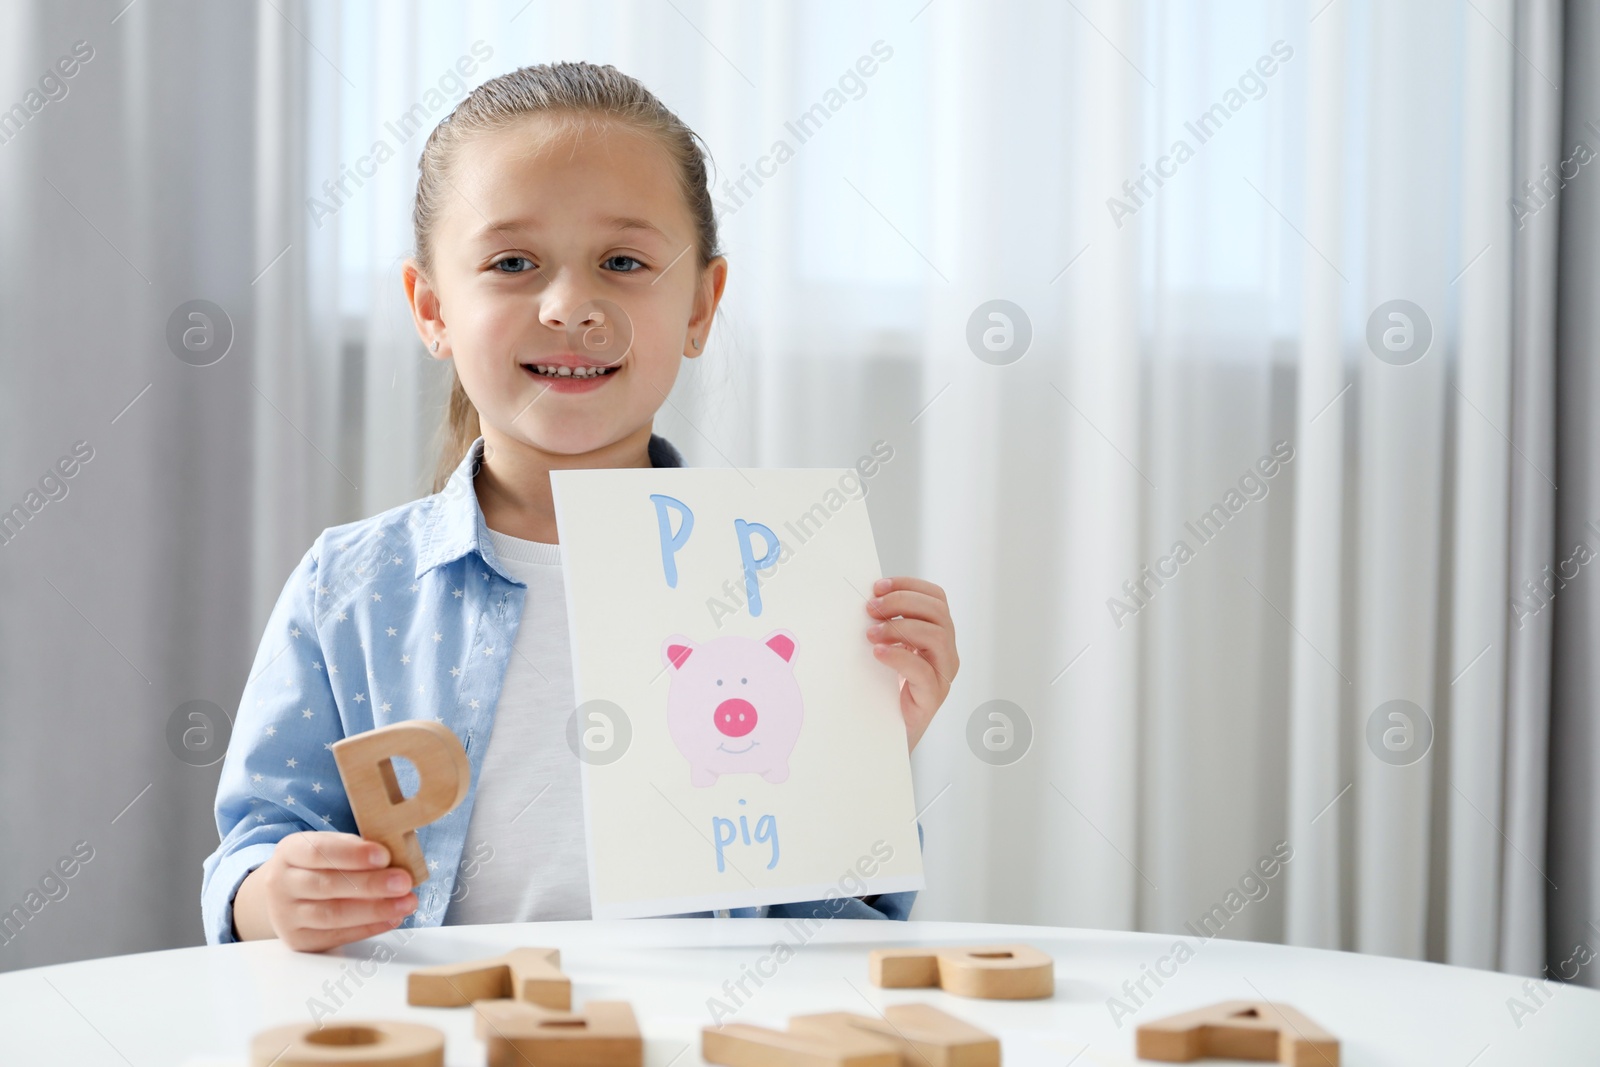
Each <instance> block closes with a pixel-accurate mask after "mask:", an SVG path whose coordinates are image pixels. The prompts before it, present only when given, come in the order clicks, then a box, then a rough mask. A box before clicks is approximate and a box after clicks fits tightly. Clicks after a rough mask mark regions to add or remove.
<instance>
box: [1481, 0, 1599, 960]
mask: <svg viewBox="0 0 1600 1067" xmlns="http://www.w3.org/2000/svg"><path fill="white" fill-rule="evenodd" d="M1516 16H1517V19H1516V27H1515V30H1516V34H1515V36H1516V40H1517V42H1518V48H1519V49H1520V51H1521V52H1522V54H1523V55H1524V56H1526V57H1527V58H1526V61H1525V62H1522V63H1519V64H1518V66H1517V80H1516V89H1515V91H1516V100H1517V112H1518V123H1517V132H1516V151H1515V155H1514V160H1515V173H1516V174H1518V175H1526V176H1527V178H1525V179H1523V180H1524V181H1537V180H1539V179H1538V177H1537V176H1538V175H1540V174H1541V172H1542V169H1543V168H1545V167H1548V166H1550V165H1551V164H1552V161H1558V160H1560V159H1561V157H1562V152H1561V145H1560V140H1559V138H1560V134H1561V96H1560V90H1559V88H1558V86H1559V84H1560V80H1561V78H1562V70H1561V6H1560V4H1558V3H1556V2H1555V0H1525V2H1522V3H1519V4H1518V7H1517V11H1516ZM1520 188H1521V183H1520V182H1519V191H1520ZM1549 196H1550V203H1549V204H1548V205H1547V206H1546V207H1545V208H1544V209H1543V210H1539V211H1538V212H1537V213H1535V214H1534V215H1533V216H1532V217H1531V218H1529V219H1528V220H1527V221H1526V225H1525V226H1523V227H1522V228H1521V229H1519V230H1518V231H1517V242H1516V245H1515V253H1514V266H1513V277H1512V288H1513V294H1514V296H1513V305H1512V307H1513V310H1512V371H1511V425H1510V428H1509V430H1508V431H1507V434H1508V436H1509V437H1510V440H1511V445H1512V448H1513V451H1514V452H1515V453H1516V455H1517V458H1518V460H1519V462H1516V463H1513V464H1512V465H1511V536H1510V542H1511V543H1510V575H1511V581H1512V583H1513V584H1514V585H1515V586H1516V587H1518V588H1520V587H1521V583H1522V582H1523V581H1524V580H1527V579H1529V578H1535V577H1536V576H1539V575H1542V574H1543V573H1544V569H1545V567H1546V566H1547V565H1549V564H1550V563H1552V562H1553V555H1552V553H1553V549H1554V547H1555V501H1556V482H1555V481H1554V479H1553V475H1554V474H1555V472H1556V464H1555V414H1556V411H1555V385H1556V380H1555V329H1556V293H1557V277H1556V267H1557V254H1558V251H1559V238H1560V227H1561V204H1560V200H1559V196H1558V195H1557V190H1555V189H1553V188H1552V189H1550V190H1549ZM1508 593H1509V590H1508ZM1519 621H1520V622H1521V623H1522V625H1520V626H1519V625H1515V624H1513V625H1511V626H1510V628H1509V629H1508V645H1509V648H1508V664H1507V672H1506V689H1507V700H1506V732H1505V760H1506V785H1505V806H1504V809H1503V810H1504V815H1503V826H1502V829H1501V832H1502V833H1503V834H1504V835H1505V841H1506V847H1507V848H1508V849H1509V850H1510V851H1509V852H1507V853H1506V854H1505V855H1504V857H1503V859H1502V866H1501V893H1502V895H1503V902H1502V905H1501V925H1500V958H1499V961H1498V964H1499V968H1500V969H1501V970H1505V971H1511V972H1513V973H1517V974H1529V975H1536V974H1539V973H1540V972H1541V971H1542V969H1543V966H1544V939H1545V922H1544V918H1545V896H1546V893H1547V892H1548V891H1549V888H1550V887H1551V886H1552V883H1551V882H1550V878H1549V875H1548V873H1547V872H1546V869H1545V868H1546V866H1547V864H1548V861H1547V860H1546V859H1545V856H1544V848H1545V834H1546V812H1547V800H1548V791H1549V786H1550V777H1549V728H1550V669H1551V655H1552V639H1553V630H1554V626H1555V614H1554V612H1549V611H1541V612H1539V613H1537V614H1535V615H1532V616H1531V617H1528V618H1525V619H1522V620H1519ZM1490 814H1491V817H1492V814H1493V813H1490ZM1590 815H1591V817H1592V816H1593V815H1594V813H1593V812H1591V813H1590Z"/></svg>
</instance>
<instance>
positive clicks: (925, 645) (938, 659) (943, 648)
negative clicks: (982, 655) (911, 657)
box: [867, 619, 955, 683]
mask: <svg viewBox="0 0 1600 1067" xmlns="http://www.w3.org/2000/svg"><path fill="white" fill-rule="evenodd" d="M879 627H882V629H881V630H880V629H879ZM867 637H868V638H869V639H871V640H872V641H874V642H881V643H884V644H892V643H893V642H896V641H898V642H900V643H901V644H903V645H908V646H910V647H911V648H912V649H913V650H917V651H920V652H922V653H923V654H924V655H923V656H922V657H919V658H922V659H923V660H924V662H927V663H930V664H931V666H932V667H933V669H934V670H935V671H936V672H937V673H938V674H939V676H940V678H942V679H943V680H944V681H945V682H946V683H948V682H949V681H950V679H951V678H952V677H953V676H954V675H955V663H954V662H952V654H951V650H952V648H953V646H954V643H953V642H952V641H951V640H950V633H949V631H948V630H946V629H945V628H944V627H942V626H935V625H934V624H933V623H931V622H923V621H922V620H921V619H888V620H886V621H884V622H881V623H877V624H876V625H874V626H870V627H868V628H867Z"/></svg>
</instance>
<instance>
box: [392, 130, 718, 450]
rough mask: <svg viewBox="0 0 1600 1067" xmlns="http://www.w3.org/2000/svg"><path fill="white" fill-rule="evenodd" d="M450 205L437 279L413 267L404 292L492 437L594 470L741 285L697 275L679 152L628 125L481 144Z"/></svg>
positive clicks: (509, 135)
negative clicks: (579, 458)
mask: <svg viewBox="0 0 1600 1067" xmlns="http://www.w3.org/2000/svg"><path fill="white" fill-rule="evenodd" d="M448 189H449V197H448V199H447V201H446V203H445V205H444V206H443V208H442V210H441V212H440V214H439V218H438V222H437V225H436V227H435V230H434V247H433V256H434V259H433V273H432V276H431V277H423V276H422V275H421V274H420V273H419V269H418V268H417V266H416V264H415V262H414V261H411V262H408V263H407V264H406V268H405V274H406V279H405V280H406V287H407V291H408V293H409V294H410V297H411V304H412V311H413V314H414V316H415V318H416V322H417V329H418V331H419V332H420V333H421V334H422V337H423V341H424V343H426V344H429V345H430V346H431V344H432V342H433V341H434V340H435V339H437V340H438V341H439V349H438V351H437V352H435V353H434V355H435V356H436V357H437V358H439V359H454V360H455V365H456V373H457V375H458V376H459V377H460V379H461V385H462V388H463V389H465V390H466V393H467V396H468V397H469V398H470V399H471V400H472V403H473V405H474V406H475V407H476V408H477V409H478V417H479V421H480V423H481V425H482V429H483V434H484V437H485V438H486V439H487V440H489V441H490V443H492V444H496V445H501V444H507V443H511V442H522V443H523V444H526V445H531V446H533V447H534V448H536V449H539V450H541V451H543V452H546V453H558V454H562V455H581V454H583V453H586V452H592V451H594V450H596V449H599V448H603V447H605V446H607V445H610V444H613V443H615V442H617V441H620V440H622V439H623V438H626V437H628V436H630V435H632V434H636V433H637V432H638V431H639V430H640V428H641V427H645V426H649V425H650V424H651V420H652V419H653V417H654V415H655V413H656V411H657V409H659V408H660V407H661V405H662V403H663V402H664V401H665V400H666V396H667V393H668V392H669V391H671V389H672V383H673V382H674V381H675V380H676V378H677V376H678V365H679V356H680V354H681V355H685V356H689V357H691V358H692V357H694V356H697V355H699V354H700V353H701V352H702V351H704V348H705V343H706V341H705V338H706V334H707V332H708V331H709V329H710V325H711V317H712V315H713V314H714V313H715V311H716V306H717V303H718V301H719V300H720V298H721V295H722V288H723V284H724V282H725V280H726V278H727V264H726V262H725V261H724V260H722V259H721V258H720V257H719V258H717V259H716V260H714V261H713V262H712V263H711V264H710V265H709V266H708V267H707V268H706V269H705V270H704V271H702V270H700V269H699V256H698V254H697V252H696V232H695V225H694V221H693V218H692V217H691V215H690V212H689V207H688V204H687V203H686V202H685V200H684V197H683V194H682V193H681V192H680V191H679V184H678V176H677V173H676V170H675V168H674V166H673V164H672V162H671V160H670V159H669V158H668V156H667V154H666V152H665V150H664V149H663V148H662V147H661V146H660V145H659V143H658V142H656V141H655V140H654V139H653V138H652V137H651V136H650V135H649V134H647V133H643V132H640V131H637V130H635V129H633V128H631V127H628V126H625V125H621V124H617V123H610V122H605V123H601V122H596V121H590V120H586V121H584V122H583V123H582V124H581V125H579V124H575V123H571V122H569V121H562V120H559V119H553V118H551V117H548V116H530V117H529V118H528V119H526V120H524V121H521V122H519V123H517V124H516V125H514V126H511V127H509V128H507V129H504V130H501V131H498V132H495V133H490V134H483V135H480V136H478V137H475V138H473V139H472V140H471V141H470V142H467V143H466V144H465V145H464V146H463V147H462V149H461V150H460V151H459V152H458V154H457V156H456V159H455V162H454V164H453V165H452V167H451V169H450V172H449V182H448ZM691 338H697V339H698V340H699V342H700V347H698V348H697V347H695V345H694V344H693V342H692V340H691ZM541 367H544V368H556V367H566V368H569V369H575V370H574V373H573V374H571V375H569V376H559V377H550V376H548V372H547V371H546V372H541V370H540V369H539V368H541ZM596 372H598V374H597V376H593V377H585V376H582V375H583V374H584V373H589V374H594V373H596Z"/></svg>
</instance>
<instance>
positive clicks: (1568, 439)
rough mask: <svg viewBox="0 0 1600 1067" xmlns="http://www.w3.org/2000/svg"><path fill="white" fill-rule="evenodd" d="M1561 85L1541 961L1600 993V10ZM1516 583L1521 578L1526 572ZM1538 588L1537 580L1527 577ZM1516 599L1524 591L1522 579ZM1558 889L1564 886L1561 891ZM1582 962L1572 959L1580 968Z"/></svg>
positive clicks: (1567, 23) (1571, 22) (1578, 37)
mask: <svg viewBox="0 0 1600 1067" xmlns="http://www.w3.org/2000/svg"><path fill="white" fill-rule="evenodd" d="M1562 38H1563V42H1562V49H1563V52H1564V54H1565V56H1566V63H1565V66H1564V68H1563V72H1562V78H1561V87H1562V88H1561V91H1562V101H1563V103H1562V120H1561V124H1562V135H1561V155H1560V158H1561V160H1562V161H1563V163H1562V166H1561V169H1560V171H1559V173H1558V177H1559V178H1562V179H1565V180H1566V181H1567V184H1566V187H1565V188H1564V189H1562V191H1561V238H1560V240H1561V251H1560V282H1559V284H1560V291H1559V294H1558V311H1557V316H1558V319H1559V324H1558V325H1559V332H1558V335H1557V340H1556V359H1557V366H1556V383H1555V389H1556V400H1555V416H1556V427H1557V434H1558V436H1557V439H1556V449H1557V459H1556V470H1555V471H1554V472H1552V477H1553V478H1554V479H1555V481H1556V484H1557V485H1559V486H1560V487H1561V491H1560V492H1559V493H1558V494H1557V497H1556V512H1555V531H1556V534H1557V536H1556V541H1555V553H1554V556H1555V560H1554V566H1553V567H1552V578H1553V580H1552V581H1551V583H1550V584H1551V585H1552V586H1553V589H1552V590H1551V592H1550V594H1546V595H1553V596H1554V600H1555V602H1554V605H1553V606H1552V608H1550V609H1547V610H1550V611H1553V617H1554V619H1555V656H1554V663H1555V666H1554V675H1553V683H1552V684H1553V686H1554V691H1553V693H1552V700H1551V724H1550V754H1551V764H1550V767H1551V783H1550V833H1549V838H1548V841H1547V843H1546V848H1547V853H1546V854H1547V855H1548V857H1549V867H1548V872H1547V873H1548V874H1549V876H1550V888H1549V889H1548V894H1547V895H1548V900H1549V913H1548V915H1547V917H1546V942H1545V955H1544V958H1545V960H1546V961H1548V962H1549V965H1550V967H1551V969H1552V971H1553V972H1554V973H1555V974H1557V975H1558V976H1559V977H1561V978H1574V972H1577V977H1576V978H1574V980H1576V981H1580V982H1583V983H1584V984H1586V985H1590V986H1597V987H1600V977H1597V975H1596V971H1595V968H1594V967H1593V966H1587V967H1585V966H1582V963H1581V961H1583V960H1585V959H1587V958H1589V957H1588V956H1586V955H1585V954H1584V953H1583V952H1581V951H1580V946H1586V947H1587V949H1588V950H1589V952H1590V953H1593V952H1594V950H1595V949H1596V947H1600V918H1597V917H1600V818H1597V816H1596V813H1597V812H1600V788H1597V786H1596V782H1597V781H1600V727H1597V715H1596V709H1597V708H1600V656H1597V655H1596V654H1595V653H1596V649H1600V592H1597V590H1596V586H1595V565H1596V563H1600V301H1597V300H1596V295H1597V291H1600V250H1597V249H1596V246H1595V240H1594V235H1595V234H1600V186H1597V185H1596V183H1595V182H1594V181H1593V180H1591V179H1593V178H1594V177H1595V174H1594V173H1592V171H1593V169H1594V168H1595V166H1596V165H1597V164H1600V77H1597V76H1596V72H1595V69H1594V64H1593V63H1592V62H1591V57H1593V56H1594V55H1596V54H1597V53H1600V11H1597V10H1596V8H1595V6H1594V5H1593V4H1586V3H1582V2H1573V3H1569V4H1567V5H1565V8H1564V12H1563V24H1562ZM1519 577H1521V576H1520V575H1519ZM1529 577H1530V578H1531V579H1532V581H1533V582H1534V583H1535V585H1542V584H1543V579H1542V578H1541V577H1540V576H1529ZM1514 595H1519V596H1523V599H1525V600H1527V601H1529V602H1530V604H1537V603H1538V600H1539V596H1538V595H1537V594H1536V595H1535V596H1531V597H1530V596H1525V595H1523V594H1522V592H1521V583H1520V582H1519V583H1518V588H1517V590H1516V591H1515V593H1514ZM1557 887H1559V888H1557ZM1574 961H1577V962H1574Z"/></svg>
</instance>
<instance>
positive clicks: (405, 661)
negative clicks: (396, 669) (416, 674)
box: [400, 656, 411, 664]
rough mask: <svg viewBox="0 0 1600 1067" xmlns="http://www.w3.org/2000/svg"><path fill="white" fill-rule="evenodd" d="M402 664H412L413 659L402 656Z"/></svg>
mask: <svg viewBox="0 0 1600 1067" xmlns="http://www.w3.org/2000/svg"><path fill="white" fill-rule="evenodd" d="M400 662H401V663H402V664H405V663H410V662H411V657H410V656H401V657H400Z"/></svg>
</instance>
